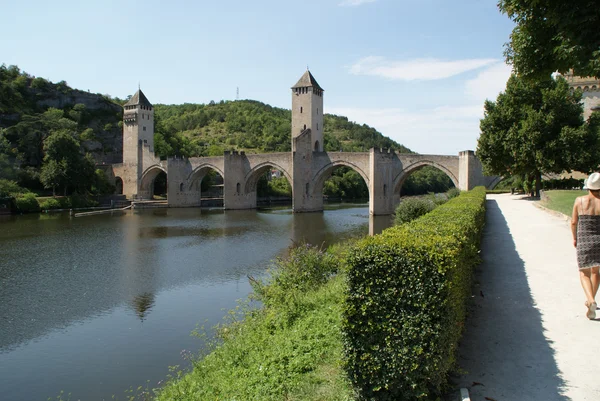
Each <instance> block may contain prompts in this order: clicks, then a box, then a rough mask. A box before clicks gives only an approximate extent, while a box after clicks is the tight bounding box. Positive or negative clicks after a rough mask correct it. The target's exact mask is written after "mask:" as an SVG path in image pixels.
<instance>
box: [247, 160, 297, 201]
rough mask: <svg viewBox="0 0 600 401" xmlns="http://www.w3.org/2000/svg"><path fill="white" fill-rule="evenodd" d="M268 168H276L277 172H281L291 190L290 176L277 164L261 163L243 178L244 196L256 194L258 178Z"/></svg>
mask: <svg viewBox="0 0 600 401" xmlns="http://www.w3.org/2000/svg"><path fill="white" fill-rule="evenodd" d="M270 168H276V169H277V170H279V171H281V172H282V173H283V176H284V177H285V178H286V179H287V180H288V183H289V184H290V186H291V187H292V188H293V185H292V182H293V181H292V176H291V175H290V173H289V172H288V171H287V170H286V169H284V168H283V167H281V166H280V165H279V164H277V163H273V162H263V163H260V164H257V165H256V166H254V167H253V168H252V169H251V170H250V171H249V172H248V173H247V174H246V177H245V180H244V181H245V183H244V193H245V194H249V193H252V192H256V184H257V183H258V180H259V178H260V177H261V176H262V175H263V174H264V173H265V172H266V171H267V170H269V169H270Z"/></svg>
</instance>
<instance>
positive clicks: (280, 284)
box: [251, 243, 339, 320]
mask: <svg viewBox="0 0 600 401" xmlns="http://www.w3.org/2000/svg"><path fill="white" fill-rule="evenodd" d="M338 263H339V260H338V259H337V258H336V257H335V256H334V255H332V254H330V253H328V252H323V250H322V249H320V248H319V247H316V246H312V245H310V244H306V243H301V244H299V245H296V244H294V246H293V247H292V248H291V249H290V251H289V255H288V256H287V257H285V258H278V259H277V260H276V261H275V266H274V267H273V268H272V269H270V270H269V273H270V274H271V277H270V278H269V282H268V284H265V283H264V282H258V281H256V280H251V281H252V283H253V289H254V292H255V294H256V295H257V296H258V298H259V299H260V300H261V301H262V302H263V303H264V304H265V305H267V306H271V305H287V306H288V308H286V309H289V310H297V305H296V303H295V299H294V293H296V294H298V293H303V292H306V291H308V290H314V289H316V288H318V287H319V286H321V285H323V284H324V283H326V282H327V280H328V279H329V278H330V277H331V276H332V275H333V274H334V273H336V272H337V270H338ZM294 317H295V316H288V317H287V318H288V319H289V320H293V319H294Z"/></svg>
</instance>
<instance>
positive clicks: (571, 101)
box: [477, 75, 600, 194]
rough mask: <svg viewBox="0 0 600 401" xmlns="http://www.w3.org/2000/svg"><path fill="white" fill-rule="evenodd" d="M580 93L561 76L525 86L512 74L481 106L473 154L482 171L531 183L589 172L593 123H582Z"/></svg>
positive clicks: (594, 152)
mask: <svg viewBox="0 0 600 401" xmlns="http://www.w3.org/2000/svg"><path fill="white" fill-rule="evenodd" d="M580 100H581V93H578V92H574V93H571V92H570V91H569V86H568V84H567V82H566V81H565V80H564V78H562V77H558V78H557V79H556V80H554V79H548V80H545V81H526V80H525V79H522V78H519V77H517V76H516V75H513V76H511V77H510V78H509V80H508V82H507V84H506V90H505V91H504V92H503V93H501V94H500V95H498V98H497V99H496V101H495V102H492V101H489V100H487V101H486V102H485V115H484V118H483V119H482V120H481V124H480V127H481V135H480V137H479V140H478V144H477V155H478V157H479V158H480V160H481V161H482V163H483V165H484V167H485V169H486V171H487V172H488V173H491V174H498V175H504V176H521V177H524V178H525V179H526V180H528V181H530V182H531V181H535V183H536V185H535V189H536V193H537V194H539V189H540V184H541V175H542V174H543V173H560V172H562V171H571V170H580V171H590V170H591V169H593V168H594V167H595V166H596V165H597V164H598V156H599V155H600V152H599V150H598V148H599V143H598V127H599V126H600V124H599V122H600V121H599V118H598V116H593V117H592V118H590V120H589V121H588V123H586V124H584V122H583V117H582V106H581V104H580V103H579V102H580Z"/></svg>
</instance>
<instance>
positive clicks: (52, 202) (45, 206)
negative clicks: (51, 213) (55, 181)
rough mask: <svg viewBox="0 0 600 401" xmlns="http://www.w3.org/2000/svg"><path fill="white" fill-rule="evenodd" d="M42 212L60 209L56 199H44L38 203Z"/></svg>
mask: <svg viewBox="0 0 600 401" xmlns="http://www.w3.org/2000/svg"><path fill="white" fill-rule="evenodd" d="M40 208H41V209H42V210H51V209H61V206H60V202H59V201H58V199H56V198H49V199H45V200H44V201H43V202H42V203H40Z"/></svg>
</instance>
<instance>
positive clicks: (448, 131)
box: [326, 62, 511, 155]
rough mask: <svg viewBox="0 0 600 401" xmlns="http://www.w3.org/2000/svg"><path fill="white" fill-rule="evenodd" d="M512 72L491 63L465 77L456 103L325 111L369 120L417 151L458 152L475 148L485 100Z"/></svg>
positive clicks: (502, 65) (504, 82) (497, 89)
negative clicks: (470, 77) (417, 106)
mask: <svg viewBox="0 0 600 401" xmlns="http://www.w3.org/2000/svg"><path fill="white" fill-rule="evenodd" d="M510 74H511V69H510V67H509V66H507V65H506V64H504V62H495V63H493V64H488V68H486V69H484V70H483V71H481V72H480V73H479V74H478V75H477V76H476V77H475V78H473V79H470V80H466V81H464V86H463V91H462V93H461V92H460V91H459V92H457V93H456V94H455V99H456V102H455V103H454V104H455V105H440V106H434V107H429V108H425V109H420V110H407V109H402V108H384V109H374V108H352V107H350V108H335V107H333V108H328V109H327V110H326V112H327V113H333V114H338V115H343V116H347V117H348V119H350V120H351V121H356V122H358V123H360V124H368V125H370V126H372V127H374V128H375V129H377V130H378V131H380V132H381V133H382V134H383V135H386V136H388V137H390V138H392V139H393V140H395V141H396V142H398V143H400V144H402V145H404V146H406V147H408V148H409V149H411V150H413V151H415V152H418V153H422V154H440V155H456V154H458V152H460V151H462V150H475V149H476V147H477V138H478V137H479V132H480V131H479V120H480V119H481V118H483V102H484V100H485V99H491V100H495V99H496V96H497V95H498V93H499V92H501V91H503V90H504V89H505V87H506V81H507V80H508V78H509V77H510ZM456 105H459V106H456Z"/></svg>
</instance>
